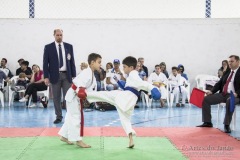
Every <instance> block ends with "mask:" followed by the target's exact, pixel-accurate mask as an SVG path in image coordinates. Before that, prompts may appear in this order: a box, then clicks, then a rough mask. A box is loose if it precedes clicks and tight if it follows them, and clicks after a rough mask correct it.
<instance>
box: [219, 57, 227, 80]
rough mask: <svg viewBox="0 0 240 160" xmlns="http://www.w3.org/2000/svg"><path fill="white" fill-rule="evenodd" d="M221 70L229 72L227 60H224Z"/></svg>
mask: <svg viewBox="0 0 240 160" xmlns="http://www.w3.org/2000/svg"><path fill="white" fill-rule="evenodd" d="M219 70H221V71H222V73H223V74H225V73H226V72H228V71H229V70H230V68H229V65H228V61H227V60H223V61H222V66H221V67H220V68H219ZM223 74H222V75H223ZM219 78H220V77H219Z"/></svg>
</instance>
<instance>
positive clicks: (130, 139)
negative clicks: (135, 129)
mask: <svg viewBox="0 0 240 160" xmlns="http://www.w3.org/2000/svg"><path fill="white" fill-rule="evenodd" d="M133 147H134V143H133V138H132V133H129V146H128V148H133Z"/></svg>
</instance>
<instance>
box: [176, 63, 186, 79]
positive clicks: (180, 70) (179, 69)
mask: <svg viewBox="0 0 240 160" xmlns="http://www.w3.org/2000/svg"><path fill="white" fill-rule="evenodd" d="M183 72H184V66H183V65H182V64H179V65H178V73H179V74H180V75H181V76H182V77H184V78H185V79H186V80H188V77H187V74H186V73H183Z"/></svg>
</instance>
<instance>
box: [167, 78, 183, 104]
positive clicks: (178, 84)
mask: <svg viewBox="0 0 240 160" xmlns="http://www.w3.org/2000/svg"><path fill="white" fill-rule="evenodd" d="M169 83H170V84H171V86H172V88H173V89H172V91H171V92H172V93H173V94H174V97H176V102H177V103H178V102H179V93H180V90H179V88H181V94H182V104H185V99H186V97H187V89H186V88H185V86H184V84H186V83H187V80H186V79H185V78H184V77H182V76H181V75H180V74H177V75H176V76H174V75H173V74H170V76H169Z"/></svg>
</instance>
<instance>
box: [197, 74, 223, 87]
mask: <svg viewBox="0 0 240 160" xmlns="http://www.w3.org/2000/svg"><path fill="white" fill-rule="evenodd" d="M206 80H212V81H216V82H217V81H219V78H218V77H217V76H213V75H208V74H199V75H197V76H196V77H195V81H196V83H197V88H198V89H201V90H203V91H206V89H205V88H206Z"/></svg>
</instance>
